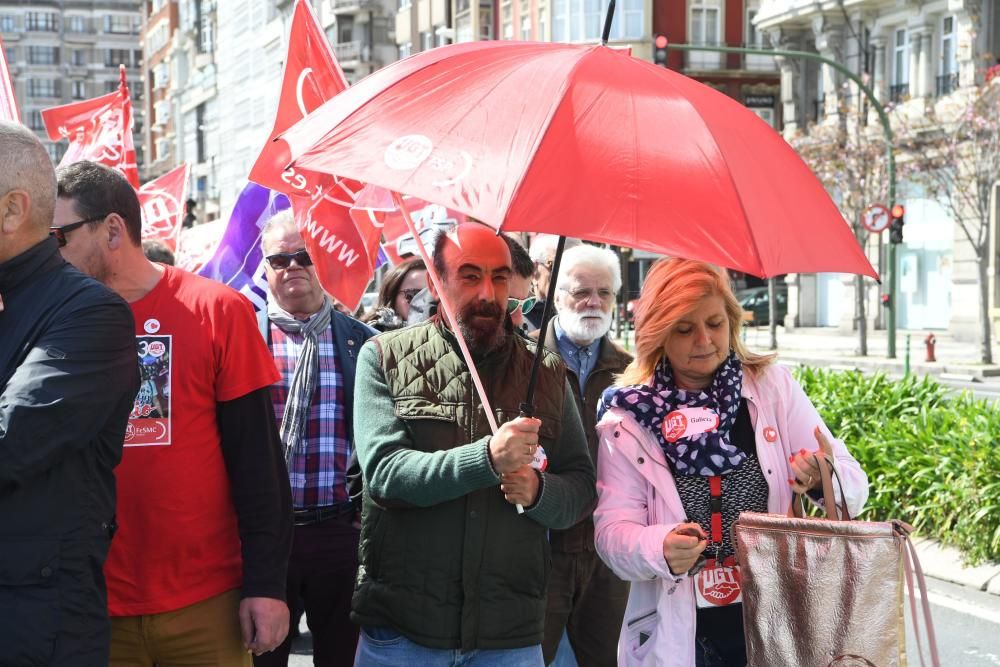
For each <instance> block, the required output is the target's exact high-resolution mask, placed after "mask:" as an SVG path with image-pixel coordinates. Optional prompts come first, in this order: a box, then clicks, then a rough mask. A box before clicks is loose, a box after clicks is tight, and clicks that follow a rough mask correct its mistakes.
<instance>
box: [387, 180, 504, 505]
mask: <svg viewBox="0 0 1000 667" xmlns="http://www.w3.org/2000/svg"><path fill="white" fill-rule="evenodd" d="M392 201H393V202H394V203H395V204H396V207H397V208H399V212H400V213H401V214H402V216H403V221H404V222H405V223H406V226H407V228H409V230H410V233H411V234H413V238H414V239H415V240H416V242H417V244H416V245H417V250H418V251H419V252H420V256H421V257H422V258H423V260H424V265H425V266H426V267H427V277H429V278H430V279H431V282H432V283H433V284H434V289H435V290H436V291H437V293H438V298H439V299H440V303H441V306H442V307H443V308H444V315H445V318H446V319H447V320H448V326H450V327H451V332H452V333H453V334H455V338H456V339H457V340H458V347H459V349H460V350H461V351H462V356H463V357H465V364H466V366H468V367H469V373H470V374H471V375H472V383H473V384H474V385H475V387H476V393H477V394H478V395H479V401H480V402H481V403H482V404H483V409H484V410H485V411H486V420H487V421H488V422H489V423H490V430H491V431H492V432H493V433H494V434H496V432H497V431H498V430H499V428H500V427H499V426H497V420H496V417H494V416H493V408H492V407H490V401H489V399H488V398H487V397H486V390H485V389H484V388H483V380H482V378H480V377H479V371H477V370H476V364H475V362H473V361H472V354H471V353H470V352H469V346H468V345H466V343H465V338H464V337H463V336H462V330H461V329H459V327H458V318H457V317H455V309H454V308H452V306H451V303H450V302H449V301H448V297H447V296H446V295H445V292H444V288H443V286H442V285H441V278H440V276H438V274H437V271H436V270H435V269H434V260H432V259H431V256H430V255H429V254H428V253H427V248H426V247H424V240H423V239H422V238H421V237H420V234H419V233H417V226H416V225H414V224H413V218H411V217H410V212H409V211H407V210H406V205H405V204H404V203H403V198H402V197H401V196H400V194H399V193H398V192H396V191H395V190H394V191H393V192H392ZM517 513H518V514H523V513H524V507H523V506H521V504H520V503H519V504H518V505H517Z"/></svg>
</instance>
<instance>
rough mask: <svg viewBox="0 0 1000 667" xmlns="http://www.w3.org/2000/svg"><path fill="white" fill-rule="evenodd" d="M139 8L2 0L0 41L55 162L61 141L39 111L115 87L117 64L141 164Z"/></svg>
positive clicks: (130, 0)
mask: <svg viewBox="0 0 1000 667" xmlns="http://www.w3.org/2000/svg"><path fill="white" fill-rule="evenodd" d="M141 24H142V13H141V9H140V2H139V0H100V1H92V2H86V1H83V0H61V1H49V2H30V1H28V2H25V1H23V0H21V1H17V2H4V1H2V0H0V38H2V39H3V44H4V48H5V49H6V52H7V53H6V56H7V62H8V64H9V66H10V75H11V79H12V82H13V84H14V93H15V95H16V96H17V102H18V107H19V108H20V111H21V118H22V121H23V122H24V124H25V125H27V126H28V127H30V128H31V129H32V130H34V131H35V133H36V134H37V135H38V136H39V138H41V140H42V143H44V144H45V146H46V148H47V149H48V151H49V154H50V155H51V156H52V159H53V161H55V162H58V161H59V160H60V159H61V158H62V155H63V153H64V152H65V150H66V142H65V141H59V142H51V141H49V140H48V137H47V135H46V134H45V126H44V125H43V124H42V115H41V111H42V109H45V108H47V107H52V106H57V105H60V104H68V103H70V102H74V101H79V100H85V99H88V98H91V97H98V96H100V95H104V94H105V93H110V92H114V91H116V90H118V81H119V72H118V66H119V65H120V64H122V65H125V67H126V76H127V80H128V82H129V88H130V91H131V94H132V102H133V110H134V120H135V146H136V157H137V159H138V162H139V165H140V167H141V165H142V164H143V162H144V151H143V141H142V137H143V134H144V131H145V130H144V126H145V123H144V118H145V115H144V113H143V106H144V105H143V100H144V95H143V87H142V85H141V84H140V75H141V66H142V47H141V45H140V28H141Z"/></svg>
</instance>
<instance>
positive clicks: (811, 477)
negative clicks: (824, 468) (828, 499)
mask: <svg viewBox="0 0 1000 667" xmlns="http://www.w3.org/2000/svg"><path fill="white" fill-rule="evenodd" d="M812 485H813V476H812V475H809V481H808V482H806V486H807V487H809V488H812Z"/></svg>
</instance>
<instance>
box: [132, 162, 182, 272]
mask: <svg viewBox="0 0 1000 667" xmlns="http://www.w3.org/2000/svg"><path fill="white" fill-rule="evenodd" d="M187 182H188V165H187V164H182V165H181V166H179V167H177V168H176V169H171V170H170V171H168V172H167V173H165V174H164V175H163V176H160V177H159V178H157V179H154V180H152V181H149V182H148V183H146V184H145V185H143V186H142V187H141V188H139V190H138V192H137V193H136V194H138V195H139V204H140V205H141V206H142V240H143V241H148V240H151V239H156V240H158V241H162V242H163V243H164V244H166V246H167V247H168V248H170V251H171V252H175V253H176V252H177V240H178V238H179V237H180V232H181V223H182V222H183V220H184V200H185V199H186V197H185V194H186V192H187Z"/></svg>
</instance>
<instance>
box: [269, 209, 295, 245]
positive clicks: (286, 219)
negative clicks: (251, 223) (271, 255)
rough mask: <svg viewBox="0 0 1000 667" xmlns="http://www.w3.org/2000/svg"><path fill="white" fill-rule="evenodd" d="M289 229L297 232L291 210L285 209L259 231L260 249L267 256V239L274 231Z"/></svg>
mask: <svg viewBox="0 0 1000 667" xmlns="http://www.w3.org/2000/svg"><path fill="white" fill-rule="evenodd" d="M289 227H291V228H292V229H294V230H296V231H298V225H296V224H295V216H294V215H293V214H292V209H290V208H286V209H285V210H283V211H278V212H277V213H275V214H274V215H272V216H271V217H270V218H268V219H267V222H265V223H264V228H263V229H261V230H260V248H261V250H263V251H264V254H265V255H266V254H267V237H268V236H269V235H270V234H271V232H273V231H274V230H276V229H287V228H289Z"/></svg>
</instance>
